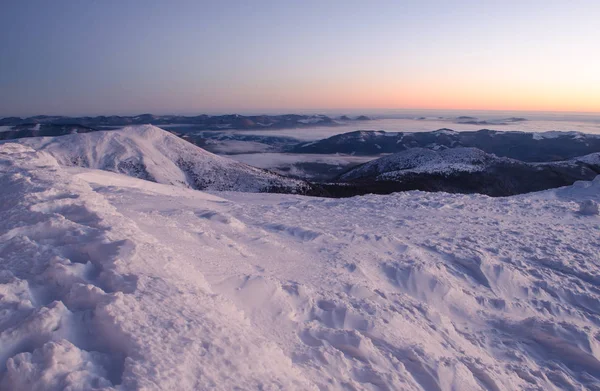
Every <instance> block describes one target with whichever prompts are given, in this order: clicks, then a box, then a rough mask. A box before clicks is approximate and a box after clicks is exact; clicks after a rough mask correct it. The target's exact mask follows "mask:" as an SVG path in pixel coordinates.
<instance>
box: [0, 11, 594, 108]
mask: <svg viewBox="0 0 600 391" xmlns="http://www.w3.org/2000/svg"><path fill="white" fill-rule="evenodd" d="M0 50H1V52H0V116H8V115H15V116H28V115H38V114H52V115H99V114H139V113H147V112H150V113H155V114H169V113H172V114H193V113H222V112H240V113H250V112H265V113H270V112H283V111H286V112H287V111H292V110H302V111H306V110H315V111H318V110H335V109H340V110H343V109H366V110H368V109H382V108H386V109H393V108H402V109H473V110H528V111H530V110H543V111H577V112H600V1H598V0H585V1H577V0H575V1H566V0H562V1H555V0H545V1H537V0H521V1H512V0H509V1H487V0H478V1H470V0H465V1H452V0H429V1H428V0H421V1H400V0H393V1H378V0H372V1H352V0H349V1H336V0H329V1H312V0H304V1H300V0H298V1H293V0H273V1H270V0H253V1H243V2H242V1H227V0H222V1H218V2H217V1H200V0H173V1H167V0H163V1H157V0H70V1H67V0H52V1H50V0H2V1H0Z"/></svg>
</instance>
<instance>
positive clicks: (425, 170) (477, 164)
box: [330, 148, 600, 196]
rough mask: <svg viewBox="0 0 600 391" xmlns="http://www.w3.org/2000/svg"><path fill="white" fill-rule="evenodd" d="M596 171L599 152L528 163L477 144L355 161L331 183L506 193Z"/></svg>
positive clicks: (364, 189)
mask: <svg viewBox="0 0 600 391" xmlns="http://www.w3.org/2000/svg"><path fill="white" fill-rule="evenodd" d="M598 174H600V153H595V154H590V155H586V156H583V157H578V158H574V159H571V160H566V161H559V162H548V163H526V162H522V161H519V160H515V159H509V158H501V157H497V156H495V155H492V154H488V153H485V152H483V151H481V150H479V149H475V148H451V149H443V150H439V151H435V150H430V149H424V148H413V149H409V150H406V151H403V152H399V153H395V154H392V155H388V156H384V157H382V158H379V159H376V160H373V161H370V162H367V163H364V164H362V165H360V166H357V167H355V168H353V169H351V170H349V171H347V172H346V173H344V174H342V175H341V176H340V177H339V180H340V181H342V182H346V183H349V184H351V186H348V187H346V188H344V187H341V188H340V187H339V186H338V187H336V186H335V185H331V186H330V192H331V193H334V194H335V192H336V191H338V190H339V191H338V192H339V193H341V194H342V195H356V194H367V193H378V194H389V193H392V192H396V191H406V190H426V191H446V192H451V193H480V194H487V195H491V196H506V195H515V194H522V193H529V192H533V191H540V190H546V189H552V188H556V187H561V186H567V185H571V184H573V183H574V182H576V181H578V180H592V179H594V178H595V177H596V175H598Z"/></svg>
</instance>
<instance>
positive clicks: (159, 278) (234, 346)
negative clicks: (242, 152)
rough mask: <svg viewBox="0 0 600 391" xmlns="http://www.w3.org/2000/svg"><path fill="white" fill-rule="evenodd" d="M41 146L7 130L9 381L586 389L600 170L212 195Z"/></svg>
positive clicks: (5, 350)
mask: <svg viewBox="0 0 600 391" xmlns="http://www.w3.org/2000/svg"><path fill="white" fill-rule="evenodd" d="M151 130H152V129H150V131H151ZM66 137H71V136H66ZM122 137H124V136H122ZM47 141H48V142H49V146H50V144H51V143H53V142H56V141H55V140H54V141H53V140H47ZM100 141H101V140H100ZM138 147H139V146H138ZM123 148H125V145H123ZM149 148H150V147H149ZM152 148H158V147H156V146H154V147H152ZM103 150H104V149H102V148H100V149H98V151H99V152H100V151H103ZM50 152H51V148H46V149H44V150H43V151H38V152H36V151H35V150H33V149H32V148H30V147H27V146H26V145H24V144H18V143H5V144H2V145H0V310H1V314H2V316H1V317H0V389H2V390H14V391H21V390H63V389H71V390H89V389H104V390H120V391H124V390H138V389H145V390H205V389H215V390H232V389H264V390H282V389H283V390H348V389H354V390H427V391H429V390H436V391H437V390H440V391H450V390H461V391H463V390H464V391H471V390H472V391H475V390H555V391H558V390H584V389H585V390H598V389H600V343H599V342H598V336H599V335H600V326H599V325H600V292H599V290H598V284H599V283H600V258H599V257H598V253H599V249H600V236H599V235H598V226H599V224H600V216H598V215H597V209H598V205H597V203H598V201H600V179H597V180H595V181H593V182H578V183H577V184H576V185H574V186H571V187H567V188H561V189H558V190H552V191H547V192H543V193H536V194H529V195H523V196H516V197H506V198H490V197H486V196H479V195H452V194H446V193H424V192H407V193H399V194H394V195H387V196H376V195H370V196H365V197H354V198H347V199H323V198H314V197H302V196H294V195H279V194H250V193H240V192H224V193H220V194H218V195H208V194H205V193H203V192H199V191H195V190H191V189H185V188H181V187H176V186H171V185H163V184H157V183H152V182H149V181H144V180H139V179H135V178H131V177H128V176H125V175H121V174H117V173H112V172H107V171H100V170H95V169H86V168H81V167H75V166H64V165H61V164H59V162H58V161H57V159H56V158H54V157H53V156H52V155H51V154H50ZM57 156H60V155H58V154H57ZM153 156H154V155H153ZM92 158H93V159H92ZM88 159H91V160H93V161H96V160H98V159H101V158H100V157H93V156H90V157H88Z"/></svg>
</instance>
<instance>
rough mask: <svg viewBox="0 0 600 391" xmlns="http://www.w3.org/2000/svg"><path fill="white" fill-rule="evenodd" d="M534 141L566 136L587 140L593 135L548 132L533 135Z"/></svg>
mask: <svg viewBox="0 0 600 391" xmlns="http://www.w3.org/2000/svg"><path fill="white" fill-rule="evenodd" d="M531 135H532V137H533V139H534V140H543V139H552V138H558V137H564V136H571V137H573V138H585V137H592V136H593V135H589V134H584V133H581V132H558V131H553V130H551V131H546V132H535V133H531Z"/></svg>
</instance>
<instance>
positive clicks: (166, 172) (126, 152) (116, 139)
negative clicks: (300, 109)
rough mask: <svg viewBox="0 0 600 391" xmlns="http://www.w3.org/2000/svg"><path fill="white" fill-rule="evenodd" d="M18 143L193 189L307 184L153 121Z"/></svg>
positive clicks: (279, 188) (67, 160)
mask: <svg viewBox="0 0 600 391" xmlns="http://www.w3.org/2000/svg"><path fill="white" fill-rule="evenodd" d="M18 142H19V143H21V144H24V145H28V146H30V147H32V148H34V149H35V150H40V151H46V152H48V153H50V154H51V155H52V156H54V157H55V158H56V160H57V161H58V162H59V163H60V164H62V165H67V166H81V167H89V168H98V169H102V170H108V171H114V172H120V173H124V174H127V175H129V176H133V177H136V178H141V179H146V180H150V181H154V182H158V183H164V184H171V185H176V186H183V187H191V188H194V189H204V190H235V191H250V192H264V191H272V192H298V193H304V192H305V191H307V189H308V188H309V185H308V184H306V183H305V182H302V181H297V180H293V179H289V178H285V177H282V176H279V175H277V174H274V173H270V172H267V171H264V170H261V169H257V168H254V167H251V166H248V165H246V164H243V163H239V162H236V161H234V160H231V159H227V158H224V157H220V156H217V155H215V154H212V153H210V152H207V151H205V150H203V149H201V148H199V147H197V146H195V145H193V144H190V143H188V142H187V141H184V140H182V139H180V138H179V137H177V136H175V135H172V134H171V133H169V132H167V131H164V130H162V129H160V128H157V127H155V126H152V125H140V126H131V127H126V128H123V129H121V130H116V131H103V132H93V133H85V134H73V135H67V136H60V137H44V138H25V139H20V140H18Z"/></svg>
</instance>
